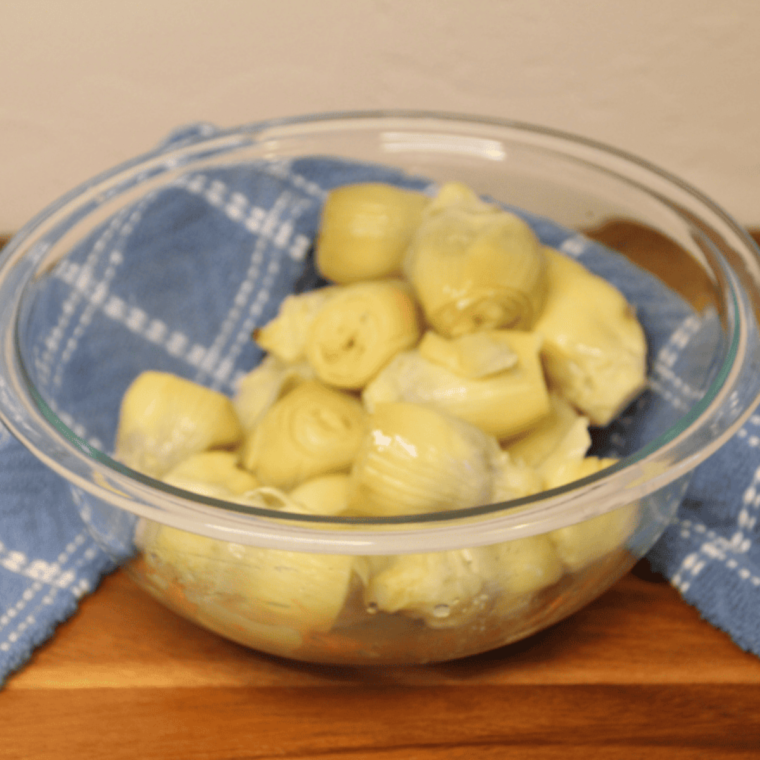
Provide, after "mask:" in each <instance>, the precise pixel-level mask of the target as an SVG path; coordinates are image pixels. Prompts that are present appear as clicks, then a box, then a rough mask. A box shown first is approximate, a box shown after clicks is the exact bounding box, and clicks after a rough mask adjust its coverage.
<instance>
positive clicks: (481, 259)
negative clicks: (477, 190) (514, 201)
mask: <svg viewBox="0 0 760 760" xmlns="http://www.w3.org/2000/svg"><path fill="white" fill-rule="evenodd" d="M467 192H468V194H465V193H464V191H463V190H462V189H461V188H458V189H457V190H456V192H453V193H451V192H447V187H446V186H444V188H443V189H442V190H441V193H440V194H439V197H438V198H436V200H435V201H434V202H433V204H431V207H430V209H428V212H426V213H425V214H424V215H423V221H422V224H421V225H420V228H419V230H418V231H417V234H416V235H415V237H414V238H413V240H412V243H411V245H410V247H409V251H408V252H407V255H406V257H405V259H404V272H405V274H406V276H407V278H408V279H409V281H410V282H411V283H412V286H413V287H414V290H415V292H416V293H417V297H418V299H419V301H420V303H421V305H422V309H423V311H424V313H425V316H426V318H427V321H428V322H429V323H430V325H431V326H432V327H433V328H434V329H435V330H436V331H437V332H439V333H440V334H441V335H444V336H446V337H457V336H459V335H465V334H467V333H471V332H476V331H479V330H489V329H495V328H515V329H524V330H527V329H530V328H531V327H532V325H533V323H534V322H535V320H536V318H537V317H538V314H539V313H540V312H541V309H542V306H543V302H544V298H545V291H546V256H545V254H544V251H543V248H542V247H541V245H540V243H539V241H538V238H537V237H536V235H535V234H534V233H533V231H532V230H531V228H530V227H529V226H528V224H526V223H525V222H524V221H523V220H522V219H520V218H519V217H517V216H515V215H514V214H511V213H508V212H506V211H501V210H499V209H497V208H496V207H491V206H487V205H486V204H483V203H482V202H481V201H479V199H478V198H477V196H475V195H474V193H472V192H471V191H467Z"/></svg>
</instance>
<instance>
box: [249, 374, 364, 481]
mask: <svg viewBox="0 0 760 760" xmlns="http://www.w3.org/2000/svg"><path fill="white" fill-rule="evenodd" d="M366 417H367V415H366V412H365V411H364V407H362V405H361V403H360V402H359V401H358V400H357V399H355V398H353V397H352V396H349V395H348V394H347V393H343V392H342V391H338V390H335V389H333V388H328V387H327V386H325V385H323V384H322V383H320V382H318V381H317V380H307V381H305V382H303V383H301V384H300V385H299V386H298V387H296V388H295V389H294V390H292V391H291V392H290V393H288V394H287V395H286V396H283V397H282V398H281V399H279V400H278V401H277V402H276V403H275V404H274V405H273V406H272V407H271V408H270V409H269V411H267V413H266V414H265V415H264V417H263V418H262V419H261V422H259V424H258V425H257V426H256V427H255V428H254V429H253V430H252V431H251V432H250V433H249V434H248V435H247V436H246V439H245V443H244V445H243V451H242V454H241V462H242V465H243V467H245V469H247V470H250V471H251V472H253V473H255V474H256V475H257V477H258V478H259V479H260V480H261V482H262V483H264V484H265V485H268V486H275V487H277V488H283V489H285V490H289V489H292V488H294V487H295V486H296V485H298V484H299V483H301V482H303V481H304V480H307V479H309V478H313V477H316V476H317V475H323V474H327V473H331V472H340V471H342V470H345V471H347V470H348V468H349V467H350V465H351V462H352V460H353V458H354V454H355V452H356V450H357V449H358V447H359V443H360V442H361V440H362V437H363V435H364V432H365V425H366Z"/></svg>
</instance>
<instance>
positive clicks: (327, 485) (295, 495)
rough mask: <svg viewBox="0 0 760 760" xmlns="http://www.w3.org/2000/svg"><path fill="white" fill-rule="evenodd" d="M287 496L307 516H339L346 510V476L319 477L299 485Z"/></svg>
mask: <svg viewBox="0 0 760 760" xmlns="http://www.w3.org/2000/svg"><path fill="white" fill-rule="evenodd" d="M289 496H290V498H291V499H292V500H293V501H294V502H295V503H296V504H298V505H299V506H300V507H302V508H303V510H304V511H305V512H307V513H309V514H313V515H339V514H341V513H342V512H345V511H346V509H347V508H348V475H347V474H346V473H332V474H330V475H320V476H319V477H317V478H312V479H311V480H307V481H305V482H304V483H301V485H299V486H297V487H296V488H294V489H293V490H292V491H291V492H290V494H289Z"/></svg>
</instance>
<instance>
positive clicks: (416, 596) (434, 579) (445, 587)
mask: <svg viewBox="0 0 760 760" xmlns="http://www.w3.org/2000/svg"><path fill="white" fill-rule="evenodd" d="M371 564H372V563H371ZM491 565H492V558H491V557H490V555H489V550H487V549H486V550H484V549H458V550H455V551H447V552H428V553H425V554H399V555H397V556H395V557H393V558H391V560H390V562H388V563H382V564H381V569H380V571H379V572H377V573H373V574H372V575H371V577H370V580H369V583H368V585H367V588H366V589H365V593H364V601H365V603H366V604H367V605H368V606H369V607H370V609H376V610H379V611H381V612H388V613H394V612H400V613H402V614H404V615H406V616H408V617H411V618H415V619H419V620H423V621H424V622H425V624H426V625H427V626H428V627H430V628H449V627H453V626H457V625H462V624H463V623H466V622H467V621H469V620H471V619H472V618H474V617H476V616H477V615H478V614H479V613H480V612H482V611H483V610H484V609H485V608H486V607H487V605H488V604H489V601H490V596H489V594H488V593H487V590H486V589H485V582H486V580H487V579H488V577H489V575H492V569H491Z"/></svg>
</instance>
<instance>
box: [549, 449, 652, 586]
mask: <svg viewBox="0 0 760 760" xmlns="http://www.w3.org/2000/svg"><path fill="white" fill-rule="evenodd" d="M615 462H616V460H615V459H601V458H598V457H593V456H590V457H586V458H585V459H582V460H579V461H578V460H575V461H565V462H562V463H561V464H560V465H559V466H558V468H557V469H556V470H555V471H554V472H553V473H551V474H549V475H548V476H547V488H557V487H558V486H562V485H565V484H566V483H571V482H572V481H574V480H579V479H580V478H585V477H587V476H589V475H593V474H594V473H596V472H599V471H600V470H603V469H604V468H605V467H609V466H610V465H612V464H614V463H615ZM637 523H638V504H637V503H636V502H631V503H630V504H626V505H625V506H623V507H619V508H618V509H615V510H613V511H612V512H607V513H605V514H602V515H598V516H597V517H591V518H589V519H587V520H584V521H583V522H579V523H576V524H575V525H568V526H566V527H564V528H559V529H558V530H554V531H552V532H551V533H549V534H548V536H549V540H550V541H551V542H552V544H554V547H555V548H556V550H557V554H558V556H559V558H560V559H561V561H562V564H563V565H564V566H565V567H566V568H567V569H568V570H570V571H571V572H572V571H577V570H580V569H582V568H583V567H586V565H590V564H591V563H592V562H594V561H596V560H598V559H601V558H602V557H604V556H605V555H607V554H609V553H611V552H613V551H616V550H619V549H622V548H623V546H624V545H625V542H626V541H627V540H628V539H629V538H630V536H631V535H632V534H633V532H634V530H635V529H636V525H637Z"/></svg>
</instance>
